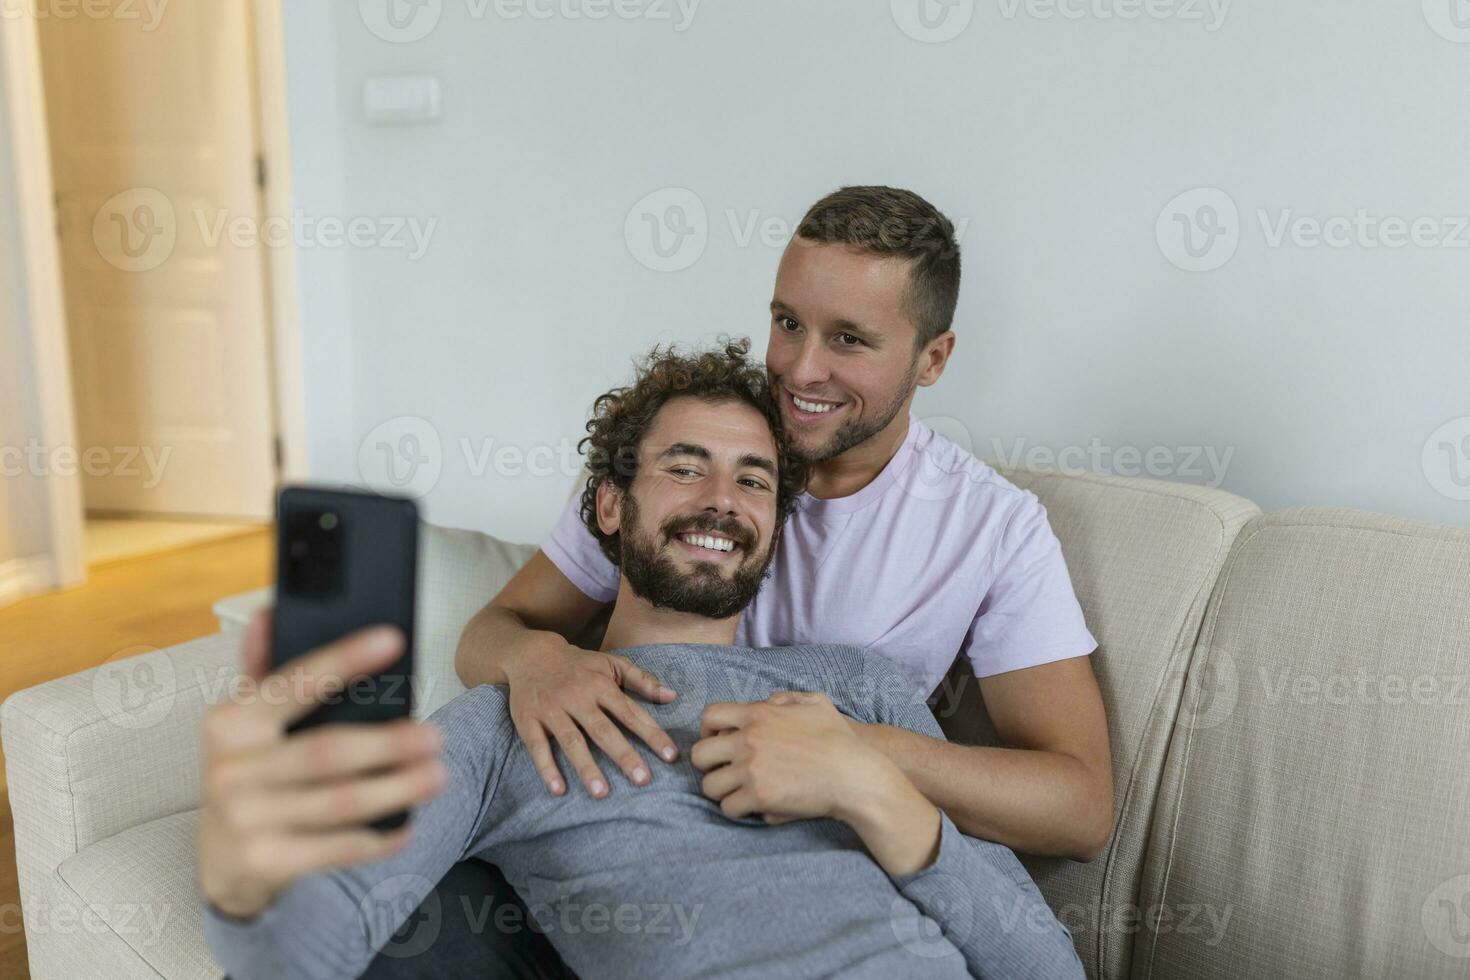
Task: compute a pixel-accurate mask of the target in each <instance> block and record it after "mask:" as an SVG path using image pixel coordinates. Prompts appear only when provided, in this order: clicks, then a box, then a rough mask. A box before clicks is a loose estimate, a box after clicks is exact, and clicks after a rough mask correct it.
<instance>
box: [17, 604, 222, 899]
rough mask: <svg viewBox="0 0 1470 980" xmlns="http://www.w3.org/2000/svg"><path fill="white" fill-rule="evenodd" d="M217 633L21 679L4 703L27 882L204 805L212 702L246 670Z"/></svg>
mask: <svg viewBox="0 0 1470 980" xmlns="http://www.w3.org/2000/svg"><path fill="white" fill-rule="evenodd" d="M239 646H240V635H239V633H237V632H234V633H224V634H221V633H216V634H214V635H213V636H206V637H203V638H201V639H198V640H193V641H190V642H188V643H182V644H179V645H178V646H174V647H169V648H168V649H165V650H154V651H152V652H149V653H144V654H142V655H139V656H132V657H125V658H119V659H116V660H111V661H109V662H107V663H104V664H102V665H101V666H100V667H97V668H94V669H92V670H87V671H82V672H81V673H78V674H72V675H70V676H67V677H62V678H58V679H57V680H54V681H50V682H48V683H45V684H39V685H37V686H35V687H31V688H27V689H25V690H23V691H17V692H16V693H15V694H12V695H11V696H10V697H9V698H7V699H6V701H5V704H4V706H3V707H0V737H3V739H4V749H5V761H6V781H7V783H8V784H9V789H10V807H11V811H12V813H13V815H14V818H15V846H16V861H17V864H18V866H19V868H18V870H19V872H20V877H21V887H22V891H23V892H24V891H25V890H26V881H27V879H28V878H30V877H31V876H32V875H37V874H49V873H51V872H52V871H54V869H55V868H56V867H57V866H58V865H60V864H61V862H62V861H64V860H66V859H67V858H69V857H71V856H72V855H73V854H76V853H77V852H79V851H80V850H82V849H83V848H85V847H86V846H88V845H89V844H91V843H93V842H94V841H98V840H101V839H103V838H105V837H110V836H112V835H113V834H116V833H119V832H121V831H123V830H127V829H128V828H130V827H136V826H138V825H140V824H143V823H146V822H148V821H150V820H155V819H157V818H159V817H164V816H168V815H169V814H172V813H179V812H181V811H184V810H190V809H193V808H195V807H197V806H198V805H199V788H200V764H201V759H200V751H199V744H200V731H201V727H200V726H201V724H202V718H203V715H204V711H205V709H206V708H207V707H208V706H209V705H210V704H213V703H214V702H216V701H219V700H221V699H222V698H224V697H226V696H228V694H229V693H230V690H231V687H232V685H233V684H234V683H235V681H236V679H237V678H238V676H239V672H240V671H239V656H240V649H239Z"/></svg>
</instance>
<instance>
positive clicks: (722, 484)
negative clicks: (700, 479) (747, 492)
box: [704, 474, 739, 514]
mask: <svg viewBox="0 0 1470 980" xmlns="http://www.w3.org/2000/svg"><path fill="white" fill-rule="evenodd" d="M738 489H739V488H738V487H737V486H736V483H735V478H734V477H733V476H726V475H723V474H720V475H716V476H714V477H712V478H711V479H708V480H705V481H704V509H705V510H706V511H713V512H715V513H717V514H734V513H735V512H736V510H737V507H736V501H737V499H738V498H737V497H736V492H737V490H738Z"/></svg>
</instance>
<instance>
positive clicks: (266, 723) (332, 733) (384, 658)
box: [199, 488, 447, 918]
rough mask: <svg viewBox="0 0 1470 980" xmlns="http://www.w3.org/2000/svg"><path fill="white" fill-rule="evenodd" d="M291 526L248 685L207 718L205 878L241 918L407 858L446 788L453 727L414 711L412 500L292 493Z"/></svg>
mask: <svg viewBox="0 0 1470 980" xmlns="http://www.w3.org/2000/svg"><path fill="white" fill-rule="evenodd" d="M344 496H350V497H354V498H366V499H352V500H344V499H343V498H344ZM405 503H406V504H407V507H404V506H403V505H404V504H405ZM329 514H330V515H334V517H335V520H334V519H333V517H328V516H327V515H329ZM279 517H280V521H279V524H280V543H281V547H282V554H281V557H280V561H279V567H280V569H281V575H280V581H279V584H278V590H279V591H278V605H277V607H276V608H275V610H273V611H272V610H266V611H263V612H261V613H259V614H257V616H256V617H255V618H254V619H253V620H252V621H251V623H250V626H249V628H248V629H247V630H246V631H245V638H244V642H243V647H242V651H241V653H242V660H243V665H244V673H245V677H246V679H247V680H248V682H249V683H247V684H245V685H243V686H242V688H241V689H240V690H239V691H238V693H237V694H236V695H234V696H232V697H231V698H230V699H229V700H226V701H223V702H221V703H219V704H217V705H215V706H213V707H212V708H210V709H209V711H208V712H207V713H206V715H205V718H204V780H203V782H204V786H203V792H202V808H201V815H200V825H199V869H200V881H201V885H202V887H203V891H204V894H205V897H206V898H207V899H208V900H209V901H210V903H211V904H212V905H213V906H214V907H215V908H216V909H218V910H219V911H220V912H222V913H224V914H226V915H230V916H234V917H236V918H251V917H253V916H254V915H256V914H258V913H259V912H261V911H263V910H264V909H265V908H266V907H267V906H269V904H270V903H271V902H273V901H274V899H275V896H276V895H278V894H279V893H280V892H281V891H283V890H284V889H285V888H286V887H288V886H289V885H290V884H291V883H292V882H293V881H295V880H297V879H298V878H301V877H303V876H305V875H308V874H311V873H314V872H317V871H320V870H323V869H325V868H330V867H340V866H344V865H351V864H356V863H361V862H365V861H371V860H377V859H380V858H383V857H387V856H388V855H390V854H392V853H394V852H395V851H397V850H398V849H399V848H400V847H402V846H403V844H404V843H405V842H406V841H407V839H408V834H409V832H410V829H411V828H409V827H404V826H403V823H404V817H405V815H406V813H407V812H408V809H409V808H410V807H413V806H416V805H418V804H420V803H423V802H425V801H426V800H428V799H430V798H432V797H433V796H434V795H436V794H437V793H438V792H439V791H440V790H441V789H442V788H443V786H444V784H445V781H446V779H447V774H446V772H445V769H444V766H443V764H442V763H441V762H440V761H439V754H440V750H441V748H442V736H441V735H440V733H439V731H438V730H437V729H436V728H434V727H433V726H431V725H427V724H424V723H421V722H417V721H413V720H412V719H411V718H410V717H409V714H410V711H411V708H412V697H411V694H410V693H409V688H408V684H409V681H410V680H411V678H412V662H413V660H412V649H411V644H412V636H413V577H414V565H413V559H414V546H415V538H416V531H417V515H416V514H415V512H414V510H413V506H412V504H411V503H410V502H406V501H395V500H388V499H386V498H370V497H367V495H365V494H364V495H356V494H344V492H342V491H322V490H314V489H307V488H292V489H288V490H286V491H283V493H282V495H281V507H280V511H279ZM313 522H314V523H313ZM324 524H325V525H326V526H325V527H324V526H323V525H324ZM313 527H314V528H315V530H312V529H311V528H313ZM322 532H335V533H327V534H323V533H322ZM301 541H305V546H304V547H301V546H297V547H293V543H295V542H301ZM354 685H356V688H355V691H354ZM395 827H396V828H398V829H396V830H394V829H385V828H395ZM375 828H376V829H375Z"/></svg>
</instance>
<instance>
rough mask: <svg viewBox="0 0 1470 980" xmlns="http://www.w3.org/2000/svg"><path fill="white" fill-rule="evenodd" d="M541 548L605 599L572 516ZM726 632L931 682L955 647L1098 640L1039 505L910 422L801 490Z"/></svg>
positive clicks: (1005, 661) (1066, 650) (574, 512)
mask: <svg viewBox="0 0 1470 980" xmlns="http://www.w3.org/2000/svg"><path fill="white" fill-rule="evenodd" d="M579 506H580V495H577V496H575V497H573V499H572V500H571V502H570V503H569V504H568V506H567V508H566V511H565V512H564V513H563V514H562V516H561V519H560V520H559V521H558V522H557V525H556V527H555V528H554V529H553V530H552V532H551V537H550V538H549V539H547V541H546V542H545V544H544V545H543V546H542V550H543V551H544V552H545V553H546V555H547V557H548V558H550V559H551V560H552V562H553V563H555V565H556V567H557V568H559V569H561V572H562V574H564V575H565V576H566V577H567V578H568V579H570V580H571V581H572V583H573V584H574V585H576V586H577V588H579V589H581V590H582V591H583V592H584V593H586V594H587V595H588V596H590V597H591V598H593V599H598V600H601V601H603V602H611V601H613V600H614V599H615V598H617V594H618V579H619V576H618V571H617V568H616V567H615V566H614V565H613V564H612V563H611V562H609V561H608V560H607V558H606V556H604V555H603V553H602V551H601V549H599V548H598V546H597V541H596V539H595V538H593V536H592V533H591V532H590V531H588V530H587V527H586V525H584V524H583V523H582V519H581V516H580V515H579V513H578V508H579ZM735 642H736V644H738V645H741V646H750V647H769V646H791V645H796V644H809V643H837V644H849V645H852V646H858V647H862V648H864V649H868V650H871V651H872V652H874V653H878V654H881V655H882V656H884V657H886V658H888V659H889V660H891V661H893V662H894V663H896V664H897V665H898V666H899V667H900V668H901V669H903V670H904V672H905V673H907V674H908V675H909V677H910V679H912V680H913V681H914V683H915V684H916V685H918V686H919V688H920V689H921V690H923V691H933V690H934V689H935V688H936V687H937V686H938V685H939V682H940V681H941V680H942V679H943V677H944V674H945V672H946V671H947V670H948V669H949V667H950V665H951V664H952V663H953V662H954V659H955V656H956V654H957V653H963V654H965V655H966V656H968V657H969V658H970V664H971V666H972V667H973V668H974V670H975V674H976V676H978V677H987V676H990V675H992V674H1002V673H1005V672H1006V671H1011V670H1018V669H1020V668H1022V667H1034V666H1036V665H1037V664H1044V663H1051V662H1052V661H1055V660H1064V659H1066V658H1068V657H1080V656H1085V655H1087V654H1089V653H1091V652H1092V651H1093V650H1094V649H1096V647H1097V641H1096V640H1094V639H1093V637H1092V634H1091V633H1090V632H1089V631H1088V629H1087V624H1086V623H1084V622H1083V619H1082V609H1081V607H1080V606H1079V605H1078V604H1077V596H1076V594H1075V593H1074V592H1073V591H1072V582H1071V579H1069V578H1068V577H1067V565H1066V562H1065V560H1064V559H1063V558H1062V551H1061V547H1060V545H1058V543H1057V539H1056V535H1054V534H1053V533H1052V530H1051V526H1050V525H1049V524H1048V523H1047V521H1046V508H1044V507H1042V505H1041V502H1040V501H1038V500H1037V499H1036V495H1035V494H1033V493H1031V492H1030V491H1029V490H1021V489H1019V488H1018V487H1016V486H1015V485H1014V484H1012V483H1010V482H1009V481H1007V480H1006V479H1005V478H1004V477H1002V476H1001V475H1000V474H998V473H996V472H995V470H993V469H991V468H990V467H989V466H987V465H986V464H984V463H983V462H981V461H980V460H978V459H976V458H975V457H974V456H972V455H971V454H970V453H968V452H966V451H965V450H963V449H961V448H960V447H959V446H957V445H955V444H954V443H952V442H950V441H949V440H948V439H945V438H944V437H943V436H940V435H938V434H936V433H935V432H934V431H933V430H931V429H930V428H929V427H928V426H926V425H924V424H923V423H921V422H920V421H919V420H918V419H914V418H911V419H910V420H909V431H908V436H907V437H906V438H905V439H904V442H903V446H902V447H901V448H900V449H899V450H898V452H897V453H896V454H894V457H893V459H891V460H889V462H888V465H887V466H886V467H884V468H883V471H882V472H881V473H879V474H878V476H877V477H876V478H875V479H874V480H873V482H872V483H870V484H868V485H867V486H866V487H864V488H863V489H861V490H859V491H858V492H857V493H855V494H852V495H851V496H848V497H839V498H836V499H832V500H819V499H817V498H816V497H813V496H811V495H810V494H806V493H803V494H802V495H801V497H800V499H799V500H798V502H797V505H796V509H795V511H794V512H793V513H792V515H791V518H790V520H789V522H788V523H787V525H786V529H785V531H784V534H783V537H782V539H781V545H780V548H779V550H778V551H777V553H776V558H775V560H774V561H773V562H772V563H771V570H770V575H769V577H768V578H767V579H766V581H765V584H764V585H762V586H761V590H760V593H759V594H758V595H757V596H756V598H755V601H754V602H752V603H751V605H750V607H749V608H748V609H746V611H745V615H744V616H742V617H741V620H740V626H739V630H738V631H737V633H736V636H735Z"/></svg>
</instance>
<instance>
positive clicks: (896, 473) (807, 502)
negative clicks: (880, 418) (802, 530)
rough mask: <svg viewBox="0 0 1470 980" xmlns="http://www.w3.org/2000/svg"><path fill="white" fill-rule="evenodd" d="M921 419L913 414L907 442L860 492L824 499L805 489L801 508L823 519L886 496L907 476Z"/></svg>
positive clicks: (804, 512)
mask: <svg viewBox="0 0 1470 980" xmlns="http://www.w3.org/2000/svg"><path fill="white" fill-rule="evenodd" d="M919 430H920V425H919V420H918V419H916V418H914V417H913V416H912V415H911V416H909V431H908V433H907V434H906V435H905V436H904V439H903V444H902V445H901V446H899V447H898V451H897V452H895V453H894V454H893V458H892V459H890V460H889V461H888V463H887V464H886V465H885V466H884V467H883V469H881V470H879V471H878V475H877V476H875V477H873V481H872V482H871V483H869V484H868V485H867V486H865V487H863V488H862V489H861V490H859V491H858V492H857V493H850V494H848V495H847V496H846V497H832V498H831V499H829V500H823V499H821V498H820V497H813V496H812V495H811V494H810V493H808V492H807V491H805V490H803V491H802V492H801V496H800V497H799V498H797V508H798V509H799V510H800V511H801V513H802V514H803V515H805V516H808V517H812V518H817V519H822V518H827V517H839V516H843V515H847V514H851V513H854V512H855V511H859V510H862V509H863V508H864V507H867V506H868V505H870V504H873V503H875V502H877V501H878V500H880V499H882V497H883V495H884V494H886V493H887V492H888V490H889V488H890V487H892V486H893V484H894V483H895V482H896V481H897V480H898V478H899V477H901V476H903V474H904V472H905V471H906V470H907V469H908V468H909V464H910V463H912V462H913V459H914V444H915V443H916V442H918V440H919Z"/></svg>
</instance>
